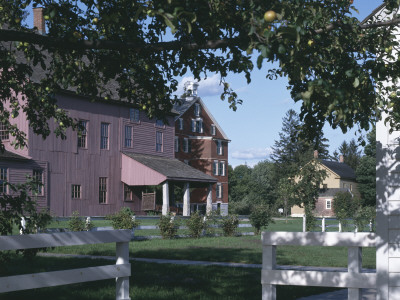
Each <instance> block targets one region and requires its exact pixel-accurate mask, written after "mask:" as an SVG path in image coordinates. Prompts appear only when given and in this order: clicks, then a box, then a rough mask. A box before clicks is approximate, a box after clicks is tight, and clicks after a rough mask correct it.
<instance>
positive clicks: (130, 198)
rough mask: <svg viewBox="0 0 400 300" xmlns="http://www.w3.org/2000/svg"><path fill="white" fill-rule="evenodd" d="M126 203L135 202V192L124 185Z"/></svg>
mask: <svg viewBox="0 0 400 300" xmlns="http://www.w3.org/2000/svg"><path fill="white" fill-rule="evenodd" d="M124 201H133V192H132V190H131V188H130V186H129V185H127V184H124Z"/></svg>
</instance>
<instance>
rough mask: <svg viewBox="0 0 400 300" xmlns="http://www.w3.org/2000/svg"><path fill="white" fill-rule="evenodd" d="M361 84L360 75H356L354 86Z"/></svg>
mask: <svg viewBox="0 0 400 300" xmlns="http://www.w3.org/2000/svg"><path fill="white" fill-rule="evenodd" d="M359 85H360V80H359V79H358V77H356V78H355V79H354V82H353V86H354V88H357V87H358V86H359Z"/></svg>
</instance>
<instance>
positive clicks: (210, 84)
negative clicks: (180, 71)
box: [176, 74, 224, 97]
mask: <svg viewBox="0 0 400 300" xmlns="http://www.w3.org/2000/svg"><path fill="white" fill-rule="evenodd" d="M187 81H195V82H198V83H199V87H198V96H199V97H208V96H215V95H218V96H219V95H221V93H222V92H223V89H224V88H223V86H222V85H220V77H219V75H218V74H214V75H213V76H211V77H207V79H203V80H200V81H198V80H194V77H193V76H187V77H183V78H182V80H181V81H180V82H179V84H178V90H177V91H176V94H177V95H178V96H180V95H182V94H183V85H184V84H185V82H187Z"/></svg>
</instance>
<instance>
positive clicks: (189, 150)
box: [188, 140, 192, 153]
mask: <svg viewBox="0 0 400 300" xmlns="http://www.w3.org/2000/svg"><path fill="white" fill-rule="evenodd" d="M188 152H189V153H190V152H192V141H191V140H188Z"/></svg>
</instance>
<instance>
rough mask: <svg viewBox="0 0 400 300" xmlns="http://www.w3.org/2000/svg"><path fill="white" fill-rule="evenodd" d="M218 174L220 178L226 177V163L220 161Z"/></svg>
mask: <svg viewBox="0 0 400 300" xmlns="http://www.w3.org/2000/svg"><path fill="white" fill-rule="evenodd" d="M221 166H222V168H221ZM220 171H221V172H220ZM218 174H219V176H225V162H224V161H220V162H219V163H218Z"/></svg>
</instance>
